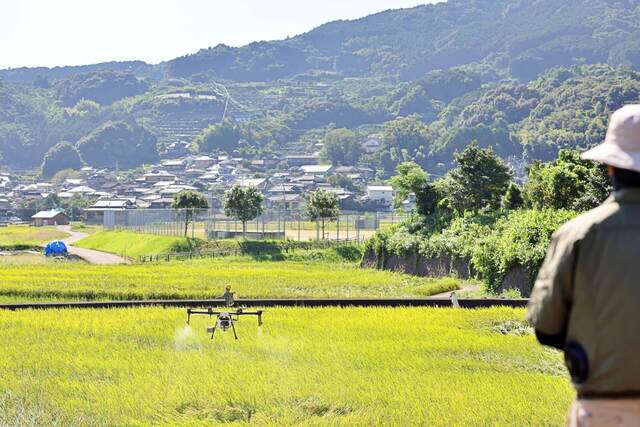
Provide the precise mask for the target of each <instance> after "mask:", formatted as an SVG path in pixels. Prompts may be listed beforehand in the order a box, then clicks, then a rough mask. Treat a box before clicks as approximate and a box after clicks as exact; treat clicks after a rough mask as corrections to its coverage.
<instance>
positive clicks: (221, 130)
mask: <svg viewBox="0 0 640 427" xmlns="http://www.w3.org/2000/svg"><path fill="white" fill-rule="evenodd" d="M241 138H242V132H241V129H240V127H239V126H238V125H237V124H236V123H235V122H234V121H233V120H231V119H226V120H224V121H223V122H222V123H220V124H218V125H211V126H209V127H208V128H206V129H204V130H203V131H202V132H201V133H200V135H198V136H197V137H196V139H195V142H196V145H197V146H198V150H199V151H201V152H209V151H213V150H221V151H224V152H226V153H232V152H233V150H235V149H236V148H237V147H238V143H239V142H240V139H241Z"/></svg>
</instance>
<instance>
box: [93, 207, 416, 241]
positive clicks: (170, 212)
mask: <svg viewBox="0 0 640 427" xmlns="http://www.w3.org/2000/svg"><path fill="white" fill-rule="evenodd" d="M405 218H406V214H403V213H400V214H399V213H397V212H342V213H341V214H340V215H339V216H338V218H337V219H336V220H334V221H325V223H324V227H323V222H322V220H320V219H318V220H309V218H307V217H306V216H305V215H304V214H303V213H302V212H297V211H279V210H266V211H265V212H263V214H262V215H260V216H259V217H258V218H256V219H254V220H252V221H248V222H247V223H246V229H245V230H244V231H243V227H242V222H240V221H238V220H236V219H233V218H229V217H227V216H226V215H225V214H224V212H223V211H222V210H219V209H208V210H200V211H197V212H189V211H188V210H184V209H183V210H176V209H130V210H124V211H111V212H109V211H107V212H105V215H104V220H103V225H104V227H105V228H107V229H126V230H134V231H138V232H142V233H149V234H158V235H165V236H184V235H187V236H190V237H198V238H201V239H229V238H231V239H233V238H240V237H246V238H248V239H252V240H260V239H276V240H277V239H290V240H296V241H308V240H336V241H340V240H354V241H357V242H360V241H363V240H366V239H367V238H369V237H370V236H371V235H372V234H373V233H374V232H375V231H376V230H378V229H379V228H382V227H386V226H391V225H393V224H397V223H398V222H401V221H403V220H404V219H405Z"/></svg>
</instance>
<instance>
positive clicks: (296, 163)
mask: <svg viewBox="0 0 640 427" xmlns="http://www.w3.org/2000/svg"><path fill="white" fill-rule="evenodd" d="M284 159H285V161H286V162H287V165H289V167H300V166H304V165H317V164H318V161H319V160H320V156H318V155H316V154H310V155H309V154H307V155H295V156H286V157H285V158H284Z"/></svg>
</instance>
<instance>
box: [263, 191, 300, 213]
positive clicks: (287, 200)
mask: <svg viewBox="0 0 640 427" xmlns="http://www.w3.org/2000/svg"><path fill="white" fill-rule="evenodd" d="M304 203H305V199H304V197H302V196H301V195H300V194H282V195H278V196H269V197H267V198H266V199H265V206H266V207H267V208H269V209H284V210H287V211H300V210H302V209H303V208H304Z"/></svg>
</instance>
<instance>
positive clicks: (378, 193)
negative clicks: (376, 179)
mask: <svg viewBox="0 0 640 427" xmlns="http://www.w3.org/2000/svg"><path fill="white" fill-rule="evenodd" d="M367 198H368V199H369V200H370V201H371V202H373V203H377V204H379V205H381V206H391V204H392V203H393V187H391V186H390V185H368V186H367Z"/></svg>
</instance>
